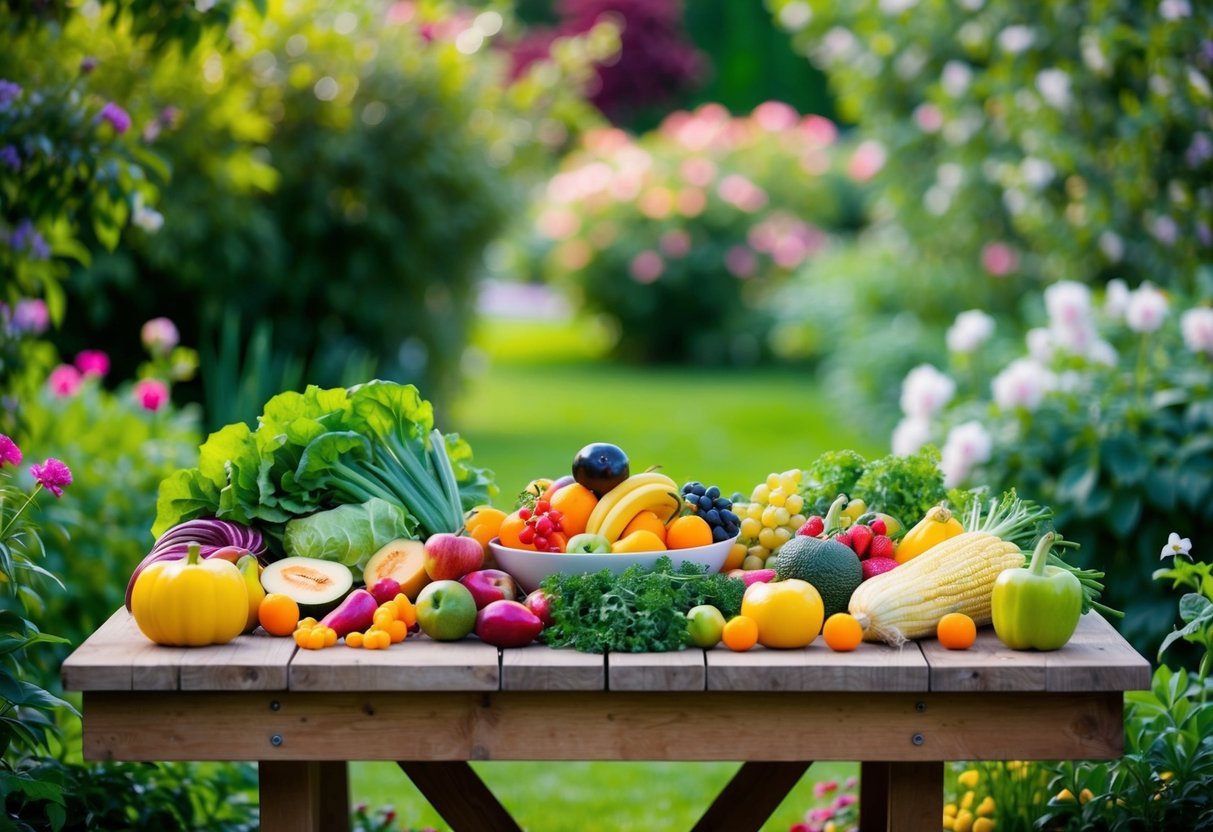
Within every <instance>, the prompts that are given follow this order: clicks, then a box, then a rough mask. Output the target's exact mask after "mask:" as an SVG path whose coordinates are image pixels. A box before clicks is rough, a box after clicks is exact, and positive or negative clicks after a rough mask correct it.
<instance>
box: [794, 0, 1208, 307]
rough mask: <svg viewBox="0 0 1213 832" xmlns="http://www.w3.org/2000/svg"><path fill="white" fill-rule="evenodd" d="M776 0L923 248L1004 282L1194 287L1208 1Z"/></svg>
mask: <svg viewBox="0 0 1213 832" xmlns="http://www.w3.org/2000/svg"><path fill="white" fill-rule="evenodd" d="M770 5H771V7H772V9H773V10H774V12H775V15H776V18H777V20H779V21H780V22H781V23H782V24H783V25H784V27H785V28H787V29H788V30H789V31H791V32H793V33H794V36H795V39H796V42H797V44H798V45H799V46H800V47H801V48H802V49H803V50H804V51H805V52H806V53H808V54H810V55H811V56H812V58H813V60H814V61H815V62H816V63H817V64H818V65H819V66H821V67H822V69H824V70H825V71H826V72H827V73H828V75H829V77H830V80H831V83H832V85H833V87H834V89H835V91H836V92H837V94H838V107H839V112H840V114H841V115H842V117H843V118H844V119H845V120H848V121H854V122H857V123H858V125H859V126H860V128H861V129H862V131H863V133H864V134H865V135H866V136H869V137H870V138H871V139H872V140H874V141H877V142H879V143H880V146H881V147H882V148H883V150H884V154H885V156H886V157H887V159H888V164H887V165H886V167H885V169H884V171H883V172H882V173H881V176H880V182H879V185H880V193H881V196H882V199H883V201H884V202H885V204H886V206H887V212H888V213H892V214H893V215H894V216H895V217H896V220H897V221H898V222H899V223H900V224H902V225H903V226H905V227H906V228H908V229H909V230H910V231H911V234H912V236H913V237H914V238H915V239H917V240H919V241H920V242H921V243H922V244H923V245H924V246H926V245H929V246H930V247H931V248H932V249H933V250H934V251H936V252H937V253H940V254H948V255H951V256H954V257H956V258H957V259H958V260H959V261H960V262H967V263H970V264H972V265H973V266H974V267H977V266H980V267H981V268H982V269H983V270H984V271H985V272H986V274H988V275H990V276H991V277H992V278H994V279H999V280H1009V279H1012V278H1014V277H1016V276H1019V275H1026V276H1032V277H1040V278H1044V279H1045V280H1046V281H1050V282H1051V281H1054V280H1058V279H1061V278H1072V279H1078V280H1079V281H1082V282H1092V281H1098V282H1104V281H1106V280H1108V279H1109V278H1112V277H1116V276H1120V277H1124V278H1126V279H1128V280H1129V281H1130V282H1131V283H1134V284H1136V283H1139V282H1141V281H1143V280H1146V279H1151V280H1155V281H1157V282H1160V283H1162V284H1164V285H1167V286H1174V287H1176V288H1183V289H1184V290H1186V291H1188V292H1191V291H1192V290H1193V288H1194V285H1195V275H1196V272H1197V269H1198V267H1199V266H1200V265H1201V264H1203V263H1207V262H1208V259H1209V255H1210V249H1211V247H1213V189H1211V187H1210V182H1211V181H1213V131H1211V130H1210V124H1209V121H1208V112H1209V108H1210V104H1211V103H1213V88H1211V84H1210V80H1209V78H1210V72H1211V71H1213V40H1211V39H1210V37H1209V32H1210V31H1211V30H1213V7H1210V6H1209V4H1207V3H1195V2H1189V0H1167V2H1162V3H1156V4H1150V5H1149V6H1148V7H1143V6H1142V5H1141V4H1137V3H1132V2H1128V0H1117V2H1113V3H1102V4H1095V3H1080V4H1075V3H1070V2H1065V0H1046V2H1040V3H1032V4H1028V5H1024V4H1021V3H1014V2H1009V0H961V2H957V3H949V4H930V7H929V9H928V8H927V4H925V3H924V4H919V2H918V0H859V2H853V3H827V2H824V1H823V0H773V2H771V3H770ZM941 228H942V229H946V233H943V234H941V233H939V231H940V229H941Z"/></svg>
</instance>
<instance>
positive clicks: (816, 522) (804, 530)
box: [796, 514, 826, 537]
mask: <svg viewBox="0 0 1213 832" xmlns="http://www.w3.org/2000/svg"><path fill="white" fill-rule="evenodd" d="M825 530H826V521H825V520H824V519H822V518H821V517H818V516H817V515H816V514H814V515H813V516H812V517H810V518H809V519H808V520H806V521H804V525H803V526H801V527H800V528H799V529H797V530H796V534H798V535H800V536H801V537H818V536H820V535H821V533H822V532H824V531H825Z"/></svg>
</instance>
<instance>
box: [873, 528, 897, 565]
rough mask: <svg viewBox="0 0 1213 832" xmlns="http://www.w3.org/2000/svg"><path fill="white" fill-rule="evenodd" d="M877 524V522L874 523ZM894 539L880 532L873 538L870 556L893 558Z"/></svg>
mask: <svg viewBox="0 0 1213 832" xmlns="http://www.w3.org/2000/svg"><path fill="white" fill-rule="evenodd" d="M873 525H875V524H873ZM894 548H895V547H894V546H893V541H892V540H890V539H889V538H888V537H886V536H884V535H883V534H878V535H876V536H875V537H873V538H872V542H871V544H870V545H869V546H868V557H869V558H891V557H893V549H894Z"/></svg>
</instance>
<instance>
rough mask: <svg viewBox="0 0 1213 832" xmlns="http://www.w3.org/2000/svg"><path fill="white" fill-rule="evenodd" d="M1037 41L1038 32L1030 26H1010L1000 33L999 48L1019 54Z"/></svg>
mask: <svg viewBox="0 0 1213 832" xmlns="http://www.w3.org/2000/svg"><path fill="white" fill-rule="evenodd" d="M1035 41H1036V33H1035V32H1033V31H1032V29H1031V27H1029V26H1008V27H1007V28H1005V29H1003V30H1002V31H1001V32H999V33H998V48H999V49H1001V50H1002V51H1003V52H1008V53H1010V54H1012V55H1018V54H1019V53H1020V52H1023V51H1024V50H1025V49H1027V48H1028V47H1030V46H1031V45H1032V44H1033V43H1034V42H1035Z"/></svg>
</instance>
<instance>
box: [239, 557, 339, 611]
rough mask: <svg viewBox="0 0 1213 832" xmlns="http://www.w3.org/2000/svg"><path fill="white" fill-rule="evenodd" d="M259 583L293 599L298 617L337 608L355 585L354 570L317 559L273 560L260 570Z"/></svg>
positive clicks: (266, 589)
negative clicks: (297, 606)
mask: <svg viewBox="0 0 1213 832" xmlns="http://www.w3.org/2000/svg"><path fill="white" fill-rule="evenodd" d="M261 585H262V586H263V587H265V591H266V592H276V593H278V594H280V595H287V596H289V597H291V598H294V599H295V602H296V603H298V604H299V614H300V615H301V616H304V617H306V616H309V615H310V616H311V617H313V618H321V617H323V616H325V615H327V614H328V613H329V612H330V611H332V610H334V609H336V607H337V605H338V604H340V603H341V599H342V598H344V597H345V596H346V595H348V594H349V592H350V590H351V589H352V588H353V586H354V573H352V572H351V571H350V568H349V567H348V566H346V565H344V564H341V563H336V562H335V561H331V560H320V559H319V558H304V557H293V558H283V559H282V560H276V561H274V562H273V563H271V564H269V565H268V566H266V567H265V568H264V569H262V570H261Z"/></svg>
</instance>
